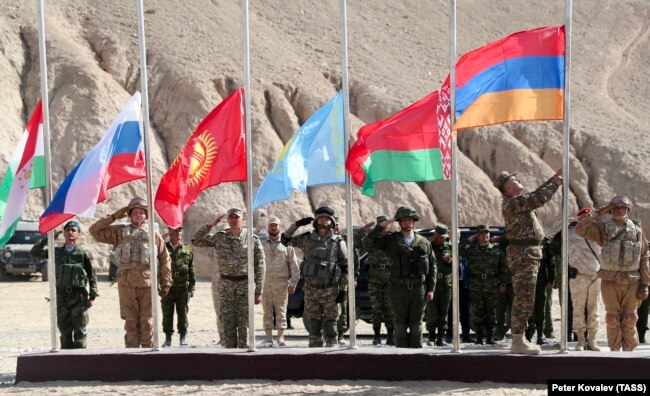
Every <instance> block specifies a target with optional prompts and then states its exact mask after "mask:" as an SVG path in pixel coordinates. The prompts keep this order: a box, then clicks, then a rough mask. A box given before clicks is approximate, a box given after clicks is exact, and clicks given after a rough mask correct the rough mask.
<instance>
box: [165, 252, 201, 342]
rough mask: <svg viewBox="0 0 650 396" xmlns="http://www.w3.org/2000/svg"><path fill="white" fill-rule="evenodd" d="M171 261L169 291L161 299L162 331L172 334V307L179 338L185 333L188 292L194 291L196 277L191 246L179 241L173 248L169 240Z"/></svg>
mask: <svg viewBox="0 0 650 396" xmlns="http://www.w3.org/2000/svg"><path fill="white" fill-rule="evenodd" d="M166 246H167V250H168V251H169V256H170V257H171V261H172V279H173V285H172V287H171V289H169V293H167V295H166V296H165V297H163V298H162V300H161V304H160V305H161V307H162V314H163V318H162V322H163V333H165V334H166V335H172V334H174V307H176V313H177V315H178V321H177V328H178V333H179V334H180V335H181V338H184V336H185V335H186V334H187V326H188V325H189V323H188V320H187V312H188V311H189V306H188V302H189V300H188V299H189V296H188V293H189V292H193V291H194V285H195V284H196V277H195V274H194V256H193V254H192V247H191V246H190V245H188V244H187V243H181V244H179V246H178V247H176V248H174V247H173V246H172V244H171V243H170V242H167V244H166Z"/></svg>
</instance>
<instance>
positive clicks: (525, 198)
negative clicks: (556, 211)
mask: <svg viewBox="0 0 650 396" xmlns="http://www.w3.org/2000/svg"><path fill="white" fill-rule="evenodd" d="M554 178H555V177H552V178H550V179H548V180H547V181H546V182H545V183H544V184H542V185H541V186H540V187H539V188H538V189H537V190H535V191H533V192H530V193H527V194H524V195H519V196H516V197H512V198H510V199H508V200H507V201H506V203H505V207H504V209H506V210H508V211H510V212H512V213H522V212H530V211H531V210H535V209H537V208H541V207H542V206H544V204H545V203H546V202H548V201H550V200H551V198H552V197H553V194H555V192H556V191H557V190H558V185H557V184H555V182H554V181H553V179H554Z"/></svg>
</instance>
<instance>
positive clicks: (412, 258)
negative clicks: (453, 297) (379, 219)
mask: <svg viewBox="0 0 650 396" xmlns="http://www.w3.org/2000/svg"><path fill="white" fill-rule="evenodd" d="M381 232H382V227H381V226H380V225H376V226H375V228H373V229H372V231H370V232H369V233H368V235H366V237H365V238H364V245H365V246H367V247H368V249H379V250H382V251H383V252H384V253H386V255H387V256H388V257H389V258H390V261H391V266H390V274H391V279H393V280H414V281H415V280H421V282H422V283H423V284H424V286H425V290H426V291H427V292H433V290H434V289H435V287H436V274H437V266H436V257H435V255H434V254H433V249H432V248H431V242H429V241H428V240H427V239H426V238H424V237H422V236H421V235H418V234H415V235H416V238H418V240H419V241H418V243H417V246H415V247H413V245H415V244H416V241H415V240H414V241H413V244H412V245H411V246H409V245H408V244H407V243H406V240H405V239H404V235H402V233H401V232H395V233H392V234H387V235H384V236H382V235H381Z"/></svg>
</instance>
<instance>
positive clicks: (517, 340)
mask: <svg viewBox="0 0 650 396" xmlns="http://www.w3.org/2000/svg"><path fill="white" fill-rule="evenodd" d="M539 352H540V349H539V348H536V347H535V346H534V345H531V344H529V343H527V342H525V340H524V335H523V334H513V335H512V346H511V347H510V353H521V354H524V355H537V354H538V353H539Z"/></svg>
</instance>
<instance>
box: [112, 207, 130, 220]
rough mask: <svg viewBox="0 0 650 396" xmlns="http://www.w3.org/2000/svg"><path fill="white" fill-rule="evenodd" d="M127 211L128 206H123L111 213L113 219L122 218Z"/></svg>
mask: <svg viewBox="0 0 650 396" xmlns="http://www.w3.org/2000/svg"><path fill="white" fill-rule="evenodd" d="M128 212H129V207H128V206H125V207H123V208H122V209H118V210H117V211H116V212H115V213H113V219H115V220H118V219H123V218H125V217H126V215H127V213H128Z"/></svg>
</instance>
